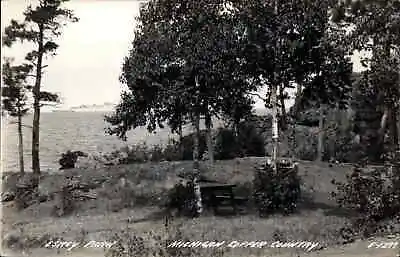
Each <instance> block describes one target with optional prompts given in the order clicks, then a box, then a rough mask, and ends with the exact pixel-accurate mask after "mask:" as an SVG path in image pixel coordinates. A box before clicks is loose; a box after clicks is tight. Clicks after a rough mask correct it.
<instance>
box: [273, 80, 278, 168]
mask: <svg viewBox="0 0 400 257" xmlns="http://www.w3.org/2000/svg"><path fill="white" fill-rule="evenodd" d="M276 100H277V87H276V85H273V86H272V87H271V102H272V143H273V149H272V166H273V169H274V171H275V172H276V171H277V167H278V166H277V162H278V150H279V149H278V146H279V145H278V144H279V141H278V138H279V134H278V133H279V132H278V107H277V103H276V102H277V101H276Z"/></svg>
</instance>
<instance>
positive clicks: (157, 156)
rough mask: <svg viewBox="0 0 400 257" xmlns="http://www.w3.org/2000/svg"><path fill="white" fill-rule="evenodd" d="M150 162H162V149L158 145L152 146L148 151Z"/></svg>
mask: <svg viewBox="0 0 400 257" xmlns="http://www.w3.org/2000/svg"><path fill="white" fill-rule="evenodd" d="M149 155H150V158H149V159H150V161H152V162H160V161H162V160H164V153H163V148H162V147H161V146H160V145H154V146H153V147H152V148H151V150H150V153H149Z"/></svg>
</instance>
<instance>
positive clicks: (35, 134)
mask: <svg viewBox="0 0 400 257" xmlns="http://www.w3.org/2000/svg"><path fill="white" fill-rule="evenodd" d="M43 34H44V28H43V25H39V35H40V36H39V41H38V44H39V46H38V60H37V64H36V80H35V85H34V87H33V97H34V103H33V126H32V169H33V173H34V174H35V176H34V178H36V179H38V175H39V174H40V161H39V129H40V128H39V124H40V86H41V81H42V60H43V54H44V52H43ZM36 179H35V182H37V183H38V181H36Z"/></svg>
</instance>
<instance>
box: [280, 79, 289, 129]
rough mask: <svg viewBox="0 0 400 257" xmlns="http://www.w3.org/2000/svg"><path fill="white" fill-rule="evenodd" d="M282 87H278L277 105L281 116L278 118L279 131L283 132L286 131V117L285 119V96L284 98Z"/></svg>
mask: <svg viewBox="0 0 400 257" xmlns="http://www.w3.org/2000/svg"><path fill="white" fill-rule="evenodd" d="M284 93H285V92H284V87H283V85H281V86H280V87H279V103H280V106H281V116H280V121H281V122H280V125H281V130H282V131H284V130H286V129H287V125H288V124H287V117H286V106H285V96H284Z"/></svg>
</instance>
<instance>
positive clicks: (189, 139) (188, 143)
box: [181, 130, 207, 160]
mask: <svg viewBox="0 0 400 257" xmlns="http://www.w3.org/2000/svg"><path fill="white" fill-rule="evenodd" d="M181 143H182V148H183V149H182V150H183V153H182V160H193V133H191V134H189V135H187V136H184V137H183V138H182V142H181ZM206 149H207V146H206V132H205V130H202V131H200V140H199V159H201V158H202V157H203V154H204V152H205V151H206Z"/></svg>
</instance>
